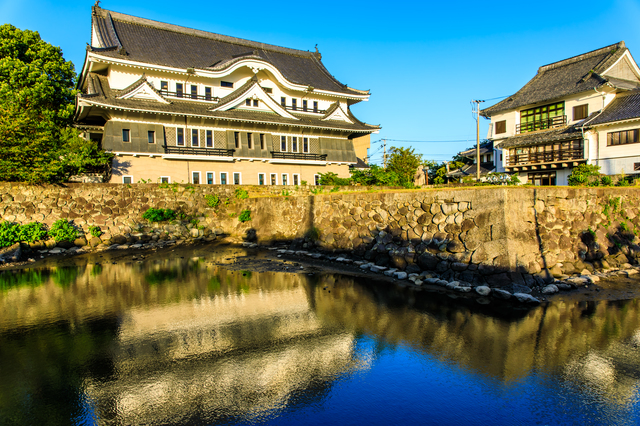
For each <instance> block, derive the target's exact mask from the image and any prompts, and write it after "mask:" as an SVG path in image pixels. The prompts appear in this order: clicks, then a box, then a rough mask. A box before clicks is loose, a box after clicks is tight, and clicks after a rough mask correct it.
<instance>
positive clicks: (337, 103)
mask: <svg viewBox="0 0 640 426" xmlns="http://www.w3.org/2000/svg"><path fill="white" fill-rule="evenodd" d="M78 89H79V90H80V92H81V93H80V94H79V95H78V97H77V101H76V103H77V104H76V113H75V121H76V123H77V126H78V127H79V128H80V129H81V130H82V131H83V133H84V135H85V136H86V137H87V138H90V139H91V140H95V141H97V142H99V143H100V145H101V147H102V148H103V149H104V150H106V151H110V152H113V153H114V154H115V158H114V160H113V164H112V173H111V177H110V182H111V183H136V182H140V181H151V182H166V183H173V182H178V183H180V182H185V183H186V182H190V183H194V184H235V185H242V184H251V185H300V184H302V183H303V182H307V183H308V184H314V183H317V181H318V178H319V174H320V173H327V172H334V173H337V174H338V175H339V176H340V177H348V176H349V166H350V165H353V164H356V163H357V157H356V152H358V153H362V152H363V153H366V149H367V147H368V145H369V140H370V134H371V133H377V132H378V130H379V129H380V127H379V126H374V125H369V124H366V123H363V122H361V121H360V120H358V119H357V118H356V117H354V115H353V114H352V113H351V110H350V107H351V105H353V104H356V103H358V102H361V101H367V100H369V96H370V94H369V91H363V90H357V89H353V88H351V87H348V86H346V85H344V84H342V83H340V82H339V81H338V80H336V79H335V78H334V77H333V76H332V75H331V74H330V73H329V71H328V70H327V69H326V68H325V67H324V65H323V64H322V61H321V55H320V53H319V52H318V51H317V49H316V51H315V52H308V51H302V50H295V49H289V48H284V47H279V46H273V45H268V44H264V43H259V42H254V41H249V40H243V39H239V38H235V37H229V36H223V35H219V34H214V33H209V32H205V31H199V30H194V29H190V28H185V27H180V26H177V25H171V24H165V23H161V22H157V21H152V20H148V19H143V18H138V17H134V16H130V15H125V14H122V13H117V12H112V11H108V10H105V9H102V8H100V7H98V6H97V5H96V6H94V7H93V8H92V16H91V43H90V44H89V45H88V46H87V54H86V58H85V61H84V65H83V67H82V72H81V73H80V76H79V79H78Z"/></svg>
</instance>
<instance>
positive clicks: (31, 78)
mask: <svg viewBox="0 0 640 426" xmlns="http://www.w3.org/2000/svg"><path fill="white" fill-rule="evenodd" d="M74 80H75V71H74V67H73V64H72V63H71V62H69V61H65V60H64V58H63V57H62V50H61V49H60V48H59V47H55V46H52V45H51V44H49V43H47V42H45V41H43V40H42V39H41V38H40V35H39V34H38V33H37V32H34V31H29V30H25V31H21V30H20V29H18V28H16V27H14V26H12V25H10V24H4V25H2V26H0V111H1V113H0V180H4V181H26V182H32V183H36V182H59V181H64V180H66V179H68V178H69V176H71V175H73V174H77V173H82V172H85V171H88V170H91V169H92V168H96V167H97V168H100V167H104V166H105V165H106V164H108V163H109V161H110V160H111V155H110V154H106V153H104V152H103V151H101V150H99V149H98V147H97V145H96V144H95V143H94V142H90V141H85V140H84V139H82V138H80V137H79V136H78V131H77V130H75V129H72V128H69V126H70V125H71V122H72V119H73V109H74V103H73V102H74V97H75V91H74V89H73V87H74Z"/></svg>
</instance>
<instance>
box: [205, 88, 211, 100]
mask: <svg viewBox="0 0 640 426" xmlns="http://www.w3.org/2000/svg"><path fill="white" fill-rule="evenodd" d="M204 99H205V100H207V101H210V100H211V87H205V88H204Z"/></svg>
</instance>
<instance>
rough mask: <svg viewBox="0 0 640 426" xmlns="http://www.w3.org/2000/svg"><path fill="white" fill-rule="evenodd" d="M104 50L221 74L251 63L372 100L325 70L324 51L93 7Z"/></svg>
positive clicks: (138, 59)
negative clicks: (241, 62)
mask: <svg viewBox="0 0 640 426" xmlns="http://www.w3.org/2000/svg"><path fill="white" fill-rule="evenodd" d="M93 22H94V28H95V30H96V36H97V39H98V42H99V43H100V46H90V47H89V48H88V49H89V50H90V51H94V52H97V53H100V54H101V55H103V56H108V57H113V58H118V59H122V58H125V59H127V60H130V61H136V62H142V63H147V64H154V65H161V66H168V67H176V68H184V69H187V68H197V69H203V70H220V69H224V68H226V67H229V66H231V65H232V64H233V63H235V62H237V61H239V60H242V59H245V58H249V59H258V60H261V61H264V62H268V63H270V64H272V65H273V66H275V67H276V68H277V69H278V70H279V71H280V72H281V73H282V74H283V75H284V77H285V78H286V79H287V80H289V81H291V82H292V83H296V84H301V85H305V86H311V87H313V88H315V89H321V90H327V91H332V92H338V93H341V94H345V95H358V96H362V95H368V94H369V92H368V91H362V90H356V89H353V88H350V87H347V86H346V85H344V84H342V83H340V82H339V81H338V80H337V79H336V78H335V77H333V76H332V75H331V74H330V73H329V71H328V70H327V69H326V68H325V67H324V65H323V64H322V61H321V55H320V53H319V52H317V51H316V52H309V51H303V50H296V49H289V48H285V47H280V46H274V45H269V44H265V43H259V42H255V41H250V40H243V39H239V38H235V37H229V36H224V35H220V34H215V33H210V32H206V31H200V30H194V29H191V28H185V27H180V26H178V25H171V24H165V23H162V22H157V21H152V20H149V19H143V18H138V17H135V16H130V15H125V14H122V13H118V12H112V11H108V10H105V9H102V8H100V7H98V6H94V7H93Z"/></svg>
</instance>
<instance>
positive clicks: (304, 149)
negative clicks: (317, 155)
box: [302, 138, 309, 152]
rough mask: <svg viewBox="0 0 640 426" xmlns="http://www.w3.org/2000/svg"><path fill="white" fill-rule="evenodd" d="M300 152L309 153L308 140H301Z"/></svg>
mask: <svg viewBox="0 0 640 426" xmlns="http://www.w3.org/2000/svg"><path fill="white" fill-rule="evenodd" d="M302 152H309V138H302Z"/></svg>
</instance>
